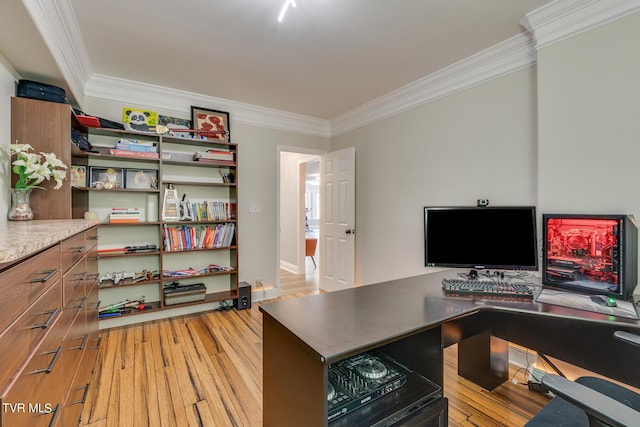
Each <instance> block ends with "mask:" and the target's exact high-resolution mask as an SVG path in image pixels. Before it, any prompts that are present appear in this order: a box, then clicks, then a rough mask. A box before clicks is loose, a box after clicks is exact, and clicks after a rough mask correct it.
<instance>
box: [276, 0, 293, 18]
mask: <svg viewBox="0 0 640 427" xmlns="http://www.w3.org/2000/svg"><path fill="white" fill-rule="evenodd" d="M289 6H291V7H296V2H295V0H286V1H285V2H284V4H283V5H282V10H280V15H278V22H282V20H283V19H284V15H285V13H287V9H289Z"/></svg>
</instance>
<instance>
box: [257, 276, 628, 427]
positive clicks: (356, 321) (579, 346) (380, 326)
mask: <svg viewBox="0 0 640 427" xmlns="http://www.w3.org/2000/svg"><path fill="white" fill-rule="evenodd" d="M453 274H455V273H453V272H452V271H445V272H439V273H433V274H426V275H422V276H416V277H410V278H406V279H400V280H394V281H389V282H384V283H380V284H375V285H369V286H363V287H359V288H353V289H347V290H343V291H338V292H331V293H325V294H320V295H314V296H310V297H305V298H299V299H294V300H286V301H279V302H274V303H270V304H264V305H262V306H261V307H260V310H261V311H262V312H263V317H264V323H263V325H264V326H263V328H264V330H263V332H264V343H263V349H264V359H263V375H264V383H263V396H264V400H263V412H264V425H265V426H266V427H269V426H278V427H281V426H288V425H291V426H299V425H306V426H312V425H313V426H316V425H317V426H326V425H327V420H326V416H327V403H326V396H327V372H328V370H327V368H328V365H329V364H330V363H334V362H337V361H340V360H342V359H345V358H347V357H350V356H354V355H357V354H360V353H362V352H365V351H370V350H374V349H379V350H381V351H383V352H384V353H385V354H388V355H389V356H391V357H393V358H394V359H395V360H397V361H398V362H400V363H401V364H403V365H405V366H407V367H408V368H409V369H411V370H413V371H415V372H417V373H419V374H420V375H422V376H424V377H426V378H428V379H430V380H431V381H433V382H434V383H436V384H438V385H440V386H442V384H443V351H442V350H443V348H445V347H447V346H449V345H452V344H455V343H458V345H459V349H458V353H459V360H458V373H459V374H460V375H461V376H463V377H465V378H467V379H469V380H471V381H473V382H475V383H476V384H478V385H480V386H482V387H484V388H486V389H488V390H492V389H493V388H495V387H497V386H498V385H500V384H502V383H503V382H504V381H506V380H508V366H509V361H508V342H514V343H517V344H520V345H523V346H525V347H528V348H531V349H534V350H537V351H539V352H541V353H543V354H546V355H549V356H553V357H557V358H559V359H562V360H564V361H566V362H569V363H571V364H574V365H577V366H580V367H583V368H585V369H589V370H591V371H594V372H598V373H600V374H602V375H606V376H608V377H611V378H615V379H617V380H619V381H622V382H624V383H627V384H630V385H633V386H636V387H640V370H638V369H637V363H638V361H640V349H638V348H635V347H633V346H629V345H626V344H624V343H622V342H620V341H618V340H615V339H614V338H613V332H614V331H616V330H623V331H630V332H635V333H640V322H639V321H636V320H631V319H624V318H613V317H609V316H607V315H603V314H598V313H591V312H586V311H582V310H575V309H569V308H564V307H560V306H555V305H550V304H538V303H536V302H531V301H529V302H528V301H509V300H498V299H495V300H494V299H486V298H485V299H482V298H475V299H474V298H464V297H447V296H445V295H444V294H443V292H442V289H441V281H442V279H443V278H444V277H452V275H453Z"/></svg>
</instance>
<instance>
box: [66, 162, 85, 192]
mask: <svg viewBox="0 0 640 427" xmlns="http://www.w3.org/2000/svg"><path fill="white" fill-rule="evenodd" d="M69 181H70V182H71V186H72V187H76V188H84V187H86V186H87V167H86V166H80V165H71V167H70V168H69Z"/></svg>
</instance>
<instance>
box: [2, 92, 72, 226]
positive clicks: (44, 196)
mask: <svg viewBox="0 0 640 427" xmlns="http://www.w3.org/2000/svg"><path fill="white" fill-rule="evenodd" d="M70 116H71V106H69V105H67V104H58V103H55V102H45V101H39V100H36V99H30V98H18V97H14V98H11V141H12V142H16V140H17V141H18V142H19V143H20V144H29V145H31V146H32V147H33V149H34V151H35V152H36V153H39V152H45V153H55V154H56V155H57V156H58V158H60V159H61V160H62V161H63V162H64V164H65V165H67V166H68V165H70V164H71V142H70V141H71V127H70V126H69V117H70ZM11 178H12V181H11V184H12V185H13V184H15V181H16V179H17V177H16V175H15V174H12V177H11ZM40 185H41V186H42V187H44V188H47V189H48V190H47V191H33V192H32V193H31V198H30V203H31V208H32V209H33V214H34V219H36V220H37V219H69V218H71V187H70V186H69V185H64V186H63V187H62V188H60V189H58V190H52V188H53V186H54V185H55V182H53V181H45V182H43V183H42V184H40Z"/></svg>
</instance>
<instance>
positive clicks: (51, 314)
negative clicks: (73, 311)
mask: <svg viewBox="0 0 640 427" xmlns="http://www.w3.org/2000/svg"><path fill="white" fill-rule="evenodd" d="M58 313H60V307H56V309H55V310H48V311H44V312H42V313H40V314H48V315H49V317H47V320H45V322H44V323H40V324H39V325H33V326H31V329H38V328H40V329H47V328H48V327H49V326H51V323H53V320H54V319H55V318H56V316H57V315H58Z"/></svg>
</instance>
